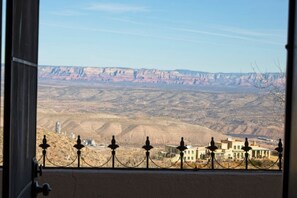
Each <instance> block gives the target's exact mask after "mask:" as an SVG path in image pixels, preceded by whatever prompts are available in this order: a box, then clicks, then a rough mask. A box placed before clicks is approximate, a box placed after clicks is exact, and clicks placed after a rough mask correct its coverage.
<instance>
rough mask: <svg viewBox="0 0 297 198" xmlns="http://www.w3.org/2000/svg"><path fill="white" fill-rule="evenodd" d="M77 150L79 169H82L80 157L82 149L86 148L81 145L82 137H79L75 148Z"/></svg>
mask: <svg viewBox="0 0 297 198" xmlns="http://www.w3.org/2000/svg"><path fill="white" fill-rule="evenodd" d="M73 147H75V148H76V149H77V167H78V168H79V167H80V155H81V151H80V150H81V149H82V148H84V147H85V146H84V145H83V144H82V143H81V139H80V135H78V136H77V141H76V144H75V145H74V146H73Z"/></svg>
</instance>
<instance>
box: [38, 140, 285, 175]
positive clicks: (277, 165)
mask: <svg viewBox="0 0 297 198" xmlns="http://www.w3.org/2000/svg"><path fill="white" fill-rule="evenodd" d="M39 147H40V148H41V149H42V155H41V157H40V159H39V160H38V161H41V160H42V165H43V167H46V162H47V163H49V164H51V165H52V166H54V167H73V166H74V165H75V163H77V168H84V167H89V168H111V169H116V168H129V169H133V168H143V169H170V170H171V169H180V170H185V169H186V170H202V169H203V170H205V169H206V170H219V169H220V170H221V169H225V170H235V169H236V170H269V169H273V170H279V171H281V170H282V157H283V155H282V152H283V145H282V141H281V139H279V143H278V147H277V148H275V151H277V154H278V155H277V160H275V161H269V164H268V165H265V166H264V165H263V163H262V162H263V161H259V160H258V161H257V160H256V159H255V158H253V157H251V156H250V152H251V150H252V149H253V148H252V147H251V146H250V145H249V142H248V138H245V142H244V146H242V147H241V150H242V151H241V155H242V159H240V160H237V161H234V160H233V161H230V160H227V161H226V160H223V161H222V160H221V161H220V159H219V158H217V157H216V154H217V150H218V147H217V146H216V143H215V141H214V138H213V137H212V138H211V141H210V144H209V146H207V147H205V148H206V149H207V150H208V158H206V159H205V160H204V162H203V163H199V162H191V161H187V160H186V157H184V155H185V151H186V150H187V149H188V147H187V146H186V145H185V142H184V139H183V137H182V138H181V141H180V145H179V146H177V147H176V149H177V150H178V151H179V153H176V157H177V159H176V160H174V161H171V163H170V165H168V166H166V165H163V164H160V162H157V161H156V160H154V159H153V158H152V157H151V156H150V151H151V150H152V149H153V148H154V147H153V146H152V145H151V143H150V140H149V137H147V138H146V141H145V145H144V146H142V149H144V150H145V155H144V157H143V158H140V159H139V161H138V162H135V163H134V164H132V165H131V163H130V160H128V161H126V162H123V161H121V160H120V159H119V158H118V157H117V154H116V149H117V148H119V147H120V146H119V145H118V144H117V143H116V139H115V136H112V140H111V144H110V145H108V148H109V149H111V155H110V157H108V158H107V159H106V161H104V162H103V163H101V164H96V165H94V164H92V163H91V162H89V161H88V157H87V155H85V153H84V152H85V151H84V150H82V149H83V148H85V146H84V145H83V144H82V142H81V139H80V136H78V138H77V141H76V144H75V145H74V146H73V148H75V149H76V156H74V157H72V159H71V161H70V162H68V163H67V164H65V165H61V163H56V162H53V160H52V159H49V158H48V156H47V154H48V151H47V149H48V148H50V145H49V144H48V143H47V139H46V136H45V135H44V137H43V140H42V144H40V145H39ZM243 154H244V157H243ZM178 155H179V156H178ZM110 162H111V163H110ZM81 163H83V165H85V166H84V167H82V166H81ZM96 163H98V162H96ZM226 163H227V165H226ZM229 163H231V166H230V164H229ZM259 164H260V165H259ZM178 167H179V168H178Z"/></svg>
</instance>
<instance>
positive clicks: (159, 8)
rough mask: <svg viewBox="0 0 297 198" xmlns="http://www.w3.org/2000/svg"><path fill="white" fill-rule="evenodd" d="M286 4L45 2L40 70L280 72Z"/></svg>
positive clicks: (278, 0)
mask: <svg viewBox="0 0 297 198" xmlns="http://www.w3.org/2000/svg"><path fill="white" fill-rule="evenodd" d="M287 7H288V2H287V0H137V1H136V0H121V1H111V0H109V1H107V0H106V1H101V0H100V1H99V0H92V1H89V0H84V1H82V0H44V1H41V10H40V38H39V64H41V65H74V66H99V67H131V68H156V69H162V70H168V69H189V70H198V71H208V72H249V71H252V70H253V67H259V68H260V69H261V70H262V71H278V67H282V68H285V64H286V51H285V48H284V45H285V44H286V40H287V33H286V31H287V9H288V8H287Z"/></svg>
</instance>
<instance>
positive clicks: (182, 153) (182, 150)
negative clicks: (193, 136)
mask: <svg viewBox="0 0 297 198" xmlns="http://www.w3.org/2000/svg"><path fill="white" fill-rule="evenodd" d="M177 149H178V150H179V151H180V169H183V166H184V165H183V163H184V150H186V149H187V147H186V146H185V142H184V138H183V137H182V138H181V141H180V144H179V146H178V147H177Z"/></svg>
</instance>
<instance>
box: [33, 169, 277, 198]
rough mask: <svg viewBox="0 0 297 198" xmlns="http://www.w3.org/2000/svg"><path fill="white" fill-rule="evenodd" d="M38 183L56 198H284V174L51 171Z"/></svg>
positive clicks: (45, 172)
mask: <svg viewBox="0 0 297 198" xmlns="http://www.w3.org/2000/svg"><path fill="white" fill-rule="evenodd" d="M38 180H39V183H42V182H48V183H50V185H51V187H52V188H53V191H52V192H51V194H50V196H49V197H55V198H59V197H63V198H65V197H84V198H92V197H98V198H125V197H128V198H134V197H135V198H159V197H160V198H175V197H178V198H181V197H182V198H188V197H189V198H195V197H201V198H208V197H214V198H217V197H221V198H224V197H227V198H245V197H247V198H251V197H252V198H265V197H267V198H268V197H269V198H274V197H279V198H280V197H281V190H282V188H281V186H282V174H281V173H275V172H256V171H255V172H250V171H249V172H245V171H214V172H212V171H198V172H180V171H143V170H138V171H131V170H129V171H128V170H74V169H73V170H62V169H47V170H44V174H43V176H42V177H41V178H39V179H38ZM39 197H42V196H39Z"/></svg>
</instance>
